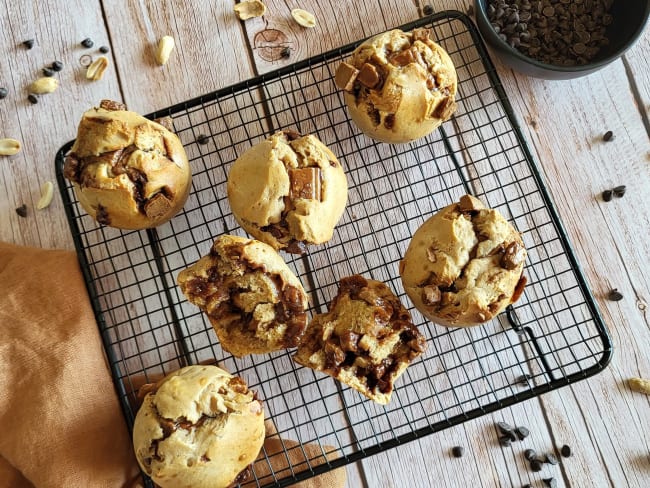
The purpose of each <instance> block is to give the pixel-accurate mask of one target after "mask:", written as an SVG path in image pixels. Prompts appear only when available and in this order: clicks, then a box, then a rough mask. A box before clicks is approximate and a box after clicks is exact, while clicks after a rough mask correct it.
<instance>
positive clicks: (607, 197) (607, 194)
mask: <svg viewBox="0 0 650 488" xmlns="http://www.w3.org/2000/svg"><path fill="white" fill-rule="evenodd" d="M612 195H613V192H612V190H605V191H604V192H603V200H605V201H606V202H609V201H610V200H611V199H612Z"/></svg>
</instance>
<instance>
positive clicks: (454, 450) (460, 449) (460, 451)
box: [451, 446, 465, 458]
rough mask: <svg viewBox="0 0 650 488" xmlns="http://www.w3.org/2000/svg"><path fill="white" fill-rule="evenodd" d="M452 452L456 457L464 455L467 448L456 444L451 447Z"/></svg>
mask: <svg viewBox="0 0 650 488" xmlns="http://www.w3.org/2000/svg"><path fill="white" fill-rule="evenodd" d="M451 454H452V455H453V456H454V457H456V458H459V457H463V454H465V448H464V447H463V446H454V447H453V448H452V449H451Z"/></svg>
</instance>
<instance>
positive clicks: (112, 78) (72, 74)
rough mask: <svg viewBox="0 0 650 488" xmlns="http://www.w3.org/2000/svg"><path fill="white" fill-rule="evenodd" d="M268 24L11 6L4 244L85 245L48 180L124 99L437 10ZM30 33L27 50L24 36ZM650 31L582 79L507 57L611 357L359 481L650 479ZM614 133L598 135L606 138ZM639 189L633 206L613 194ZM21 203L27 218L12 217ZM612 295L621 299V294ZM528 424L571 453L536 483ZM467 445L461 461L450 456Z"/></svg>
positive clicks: (189, 12) (155, 6)
mask: <svg viewBox="0 0 650 488" xmlns="http://www.w3.org/2000/svg"><path fill="white" fill-rule="evenodd" d="M266 3H267V5H268V8H269V10H268V14H267V16H266V17H265V18H264V19H253V20H249V21H247V22H246V23H241V22H240V21H239V20H237V19H236V18H235V16H234V15H233V11H232V8H233V5H234V2H233V1H227V0H214V1H210V2H198V1H190V2H186V1H182V0H161V1H158V2H153V1H151V2H149V1H135V0H105V1H103V2H101V1H96V2H85V1H81V0H67V1H65V2H64V1H63V0H45V1H43V2H28V1H26V0H18V1H12V2H9V1H5V2H3V3H2V5H1V7H0V9H1V11H2V13H1V14H0V52H2V53H3V55H2V57H0V86H5V87H7V88H8V89H9V92H10V93H9V96H8V97H7V98H5V99H4V100H0V137H13V138H16V139H19V140H20V141H22V143H23V150H22V152H21V153H20V154H19V155H17V156H15V157H12V158H10V159H8V158H0V182H1V184H2V187H3V189H4V191H2V192H0V240H3V241H8V242H13V243H17V244H25V245H32V246H40V247H46V248H51V247H58V248H68V249H71V248H73V244H72V240H71V237H70V233H69V229H68V224H67V222H66V219H65V215H64V212H63V207H62V203H61V200H60V198H59V196H58V194H57V195H55V199H54V202H53V203H52V205H51V206H50V207H49V208H47V209H46V210H43V211H37V210H36V209H35V206H36V202H37V201H38V199H39V189H40V186H41V184H42V183H43V182H45V181H48V180H51V181H54V180H55V178H54V165H53V158H54V154H55V152H56V150H57V149H58V148H59V147H60V146H61V145H62V144H63V143H64V142H66V141H68V140H70V139H71V138H73V137H74V134H75V131H76V125H77V123H78V120H79V117H80V115H81V113H82V112H83V111H84V110H85V109H86V108H88V107H91V106H93V105H95V104H97V103H98V101H99V100H100V99H103V98H112V99H115V100H122V101H124V102H125V103H126V104H127V105H128V107H129V108H130V109H132V110H135V111H139V112H141V113H147V112H150V111H153V110H155V109H159V108H163V107H166V106H168V105H172V104H174V103H177V102H180V101H183V100H186V99H189V98H192V97H195V96H197V95H199V94H203V93H207V92H211V91H213V90H216V89H218V88H221V87H225V86H229V85H231V84H233V83H236V82H238V81H242V80H245V79H249V78H251V77H253V76H255V75H256V74H260V73H265V72H268V71H270V70H273V69H276V68H278V67H280V66H283V65H285V64H289V63H292V62H295V61H298V60H300V59H304V58H307V57H309V56H311V55H314V54H318V53H321V52H324V51H327V50H329V49H331V48H334V47H338V46H340V45H344V44H347V43H349V42H352V41H356V40H359V39H361V38H364V37H367V36H369V35H370V34H373V33H377V32H380V31H382V30H385V29H388V28H391V27H395V26H399V25H401V24H403V23H405V22H408V21H411V20H414V19H417V18H419V17H420V16H421V15H422V7H423V5H424V4H423V2H421V1H418V0H415V1H406V0H369V1H366V2H349V1H345V2H320V1H316V0H302V1H301V2H297V1H294V0H284V1H283V0H268V1H267V2H266ZM468 4H469V2H466V1H463V0H457V1H455V0H444V1H440V2H437V3H436V10H443V9H444V8H457V9H459V10H465V9H466V8H467V5H468ZM297 7H300V8H304V9H307V10H309V11H311V12H313V13H314V14H315V15H316V17H317V19H318V22H319V24H318V27H317V28H315V29H311V30H304V29H302V28H300V27H298V26H297V25H296V24H294V23H293V22H292V20H291V18H290V15H289V12H290V10H291V9H292V8H297ZM265 28H273V29H277V30H280V31H282V32H283V33H284V34H285V35H286V37H287V42H288V43H290V45H291V47H292V50H291V55H290V57H289V58H288V59H280V60H276V61H268V60H265V59H264V58H263V57H262V56H261V55H260V50H259V49H258V48H259V45H257V48H256V44H255V35H256V34H257V33H258V32H260V31H261V30H263V29H265ZM163 35H172V36H173V37H174V38H175V39H176V50H175V52H174V53H173V54H172V57H171V59H170V62H169V63H168V64H167V65H166V66H164V67H163V68H160V67H157V66H155V63H154V51H155V46H156V43H157V41H158V39H159V38H160V37H161V36H163ZM86 37H89V38H91V39H93V41H94V42H95V48H94V51H93V50H91V51H93V52H95V51H96V48H97V47H99V46H101V45H106V46H108V47H109V48H110V49H111V51H110V54H108V57H109V59H110V61H111V66H110V68H109V69H108V71H107V72H106V74H105V76H104V78H103V79H102V80H101V81H98V82H95V83H90V82H87V81H85V80H84V79H83V68H82V67H81V61H80V57H81V56H82V55H83V54H85V53H86V52H87V51H88V50H85V49H83V48H82V47H81V46H80V42H81V40H82V39H84V38H86ZM29 38H34V39H35V40H36V42H35V46H34V48H33V49H32V50H26V49H25V48H24V47H23V46H22V45H21V42H22V41H24V40H25V39H29ZM648 52H650V33H649V31H648V29H646V31H645V32H644V34H643V36H642V37H641V39H640V40H639V42H638V43H637V44H636V45H635V46H634V47H633V48H632V49H631V50H630V51H628V53H627V54H626V55H625V56H624V57H623V58H622V59H620V60H618V61H616V62H614V63H612V64H611V65H609V66H607V67H606V68H604V69H603V70H601V71H599V72H597V73H595V74H592V75H590V76H588V77H586V78H581V79H577V80H573V81H563V82H557V81H543V80H537V79H531V78H527V77H525V76H522V75H519V74H517V73H514V72H512V71H510V70H508V69H507V68H505V67H503V66H502V65H500V64H499V63H498V62H496V61H495V62H496V64H497V67H498V74H499V76H500V77H501V80H502V82H503V84H504V88H505V90H506V93H507V95H508V97H509V99H510V101H511V103H512V105H513V107H514V110H515V114H516V117H517V119H518V120H519V123H520V124H521V128H522V130H523V133H524V136H525V138H526V140H527V142H528V145H529V147H530V149H531V150H532V152H533V156H534V158H535V160H536V161H537V162H538V163H539V165H540V167H541V169H542V171H543V173H544V177H545V181H546V183H547V185H548V189H549V191H550V193H551V195H552V197H553V199H554V201H555V203H556V205H557V208H558V211H559V214H560V217H561V219H562V221H563V223H564V225H565V227H566V230H567V232H568V235H569V238H570V240H571V242H572V244H573V246H574V248H575V251H576V254H577V258H578V260H579V262H580V263H581V265H582V268H583V270H584V272H585V275H586V278H587V281H588V284H589V286H590V287H591V289H592V291H593V294H594V295H595V297H596V299H597V301H598V305H599V307H600V309H601V311H602V314H603V317H604V319H605V322H606V324H607V326H608V327H609V329H610V331H611V334H612V337H613V340H614V344H615V355H614V359H613V361H612V363H611V365H610V366H609V367H608V368H607V369H606V370H605V371H604V372H603V373H602V374H600V375H597V376H595V377H593V378H591V379H589V380H587V381H583V382H579V383H577V384H575V385H572V386H570V387H566V388H563V389H561V390H558V391H554V392H551V393H549V394H546V395H543V396H542V397H539V398H537V399H534V400H529V401H526V402H524V403H521V404H518V405H515V406H513V407H510V408H506V409H504V410H501V411H499V412H497V413H495V414H490V415H486V416H484V417H481V418H479V419H476V420H473V421H469V422H466V423H464V424H461V425H459V426H456V427H454V428H450V429H446V430H444V431H442V432H439V433H436V434H434V435H430V436H427V437H425V438H423V439H421V440H418V441H414V442H411V443H409V444H407V445H404V446H401V447H400V449H399V451H398V450H395V449H394V450H389V451H387V452H385V453H381V454H378V455H375V456H372V457H369V458H367V459H364V460H363V461H360V462H358V463H356V464H353V465H350V466H348V474H349V483H348V484H349V486H350V487H358V486H368V487H392V486H395V487H415V486H417V487H429V486H440V485H442V484H444V485H446V486H449V487H466V486H485V487H492V486H499V487H511V486H512V487H519V486H522V485H524V484H526V483H529V482H530V483H533V486H537V487H540V486H542V485H543V483H542V482H541V477H542V476H541V475H544V476H543V477H548V476H550V475H551V474H552V475H554V476H555V477H556V478H558V481H559V484H558V486H560V487H562V486H567V487H568V486H571V487H587V486H589V487H605V486H611V487H617V488H618V487H627V486H629V487H639V488H645V487H647V486H650V434H649V433H648V426H649V425H650V403H649V400H650V398H648V397H646V396H643V395H641V394H638V393H634V392H632V391H631V390H630V389H629V387H628V386H627V383H626V380H627V379H628V378H629V377H632V376H645V377H650V354H648V352H647V351H649V350H650V321H649V317H648V310H647V303H648V301H650V266H649V265H648V263H649V262H650V244H649V241H648V231H649V230H650V204H649V203H648V202H650V122H649V117H648V111H649V109H650V63H649V61H648V57H647V53H648ZM56 59H58V60H60V61H62V62H63V63H64V65H65V68H64V70H63V71H62V72H61V73H60V75H59V78H60V80H61V88H60V89H59V90H58V91H57V92H55V93H53V94H51V95H48V96H44V97H41V100H40V101H39V103H38V105H32V104H30V103H29V102H28V101H27V92H26V86H27V85H28V83H29V82H31V81H32V80H33V79H34V78H35V77H37V76H38V75H39V72H40V70H41V68H43V67H44V66H45V65H46V64H49V63H51V62H52V61H54V60H56ZM607 130H612V131H613V132H614V135H615V138H614V140H613V141H611V142H609V143H603V142H602V135H603V133H604V132H605V131H607ZM623 184H624V185H626V186H627V192H626V194H625V196H624V197H623V198H621V199H614V200H613V201H611V202H603V200H602V199H601V198H600V196H599V195H600V193H601V192H602V191H603V190H604V189H607V188H612V187H614V186H617V185H623ZM23 203H25V204H26V205H27V207H28V215H27V218H21V217H19V216H18V215H17V214H16V213H15V211H14V209H15V208H16V207H19V206H20V205H21V204H23ZM613 288H616V289H618V290H619V291H620V292H621V293H622V294H623V297H624V298H623V300H621V301H618V302H613V301H610V300H608V299H607V294H608V292H609V291H610V290H611V289H613ZM499 420H505V421H507V422H510V423H520V424H521V423H523V424H525V425H526V426H527V427H528V428H529V429H530V430H531V437H530V438H529V439H530V442H529V443H530V444H531V446H534V447H535V448H537V449H538V450H540V451H544V452H546V451H551V450H553V449H559V447H560V446H562V445H563V444H569V445H571V446H572V447H573V450H574V453H575V454H574V456H573V457H572V458H570V459H569V460H567V461H566V462H564V463H563V464H562V466H561V467H560V468H555V469H553V470H552V472H551V471H550V470H548V468H545V469H547V471H544V472H542V473H540V474H536V473H532V472H531V471H530V470H529V469H528V468H527V466H526V463H525V461H524V458H523V454H522V452H521V451H520V450H519V449H517V448H509V449H502V448H500V447H499V446H498V443H497V433H496V429H495V427H494V424H495V422H496V421H499ZM455 445H462V446H465V448H466V455H465V457H464V458H463V459H460V460H458V459H452V458H451V456H450V453H449V451H450V449H451V447H452V446H455Z"/></svg>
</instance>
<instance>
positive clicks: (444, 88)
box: [334, 28, 458, 144]
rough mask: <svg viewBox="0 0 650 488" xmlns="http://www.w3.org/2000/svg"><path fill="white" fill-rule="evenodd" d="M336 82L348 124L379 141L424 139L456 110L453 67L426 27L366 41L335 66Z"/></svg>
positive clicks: (393, 141)
mask: <svg viewBox="0 0 650 488" xmlns="http://www.w3.org/2000/svg"><path fill="white" fill-rule="evenodd" d="M334 82H335V83H336V85H337V86H338V87H339V88H340V89H342V90H344V91H345V95H344V97H345V102H346V104H347V106H348V112H349V114H350V117H351V118H352V120H353V121H354V122H355V123H356V125H357V126H358V127H359V128H360V129H361V130H362V131H363V132H364V133H365V134H366V135H367V136H369V137H372V138H373V139H376V140H378V141H382V142H388V143H393V144H398V143H405V142H408V141H412V140H415V139H419V138H421V137H424V136H426V135H427V134H429V133H431V132H432V131H433V130H434V129H436V128H437V127H438V126H439V125H440V124H442V123H443V122H444V121H446V120H448V119H449V118H450V117H451V116H452V115H453V113H454V112H455V111H456V102H455V97H456V89H457V83H458V82H457V76H456V69H455V67H454V64H453V62H452V60H451V58H450V57H449V55H448V54H447V52H446V51H445V50H444V49H443V48H442V47H441V46H440V45H438V44H437V43H436V42H434V41H433V40H432V39H431V30H430V29H423V28H420V29H414V30H413V31H412V32H403V31H401V30H399V29H395V30H391V31H388V32H384V33H383V34H379V35H377V36H375V37H372V38H370V39H368V40H367V41H365V42H363V43H362V44H361V45H360V46H359V47H357V48H356V49H355V50H354V52H353V53H352V56H351V57H350V59H348V60H347V61H345V62H343V63H341V65H339V67H338V69H337V71H336V75H335V78H334Z"/></svg>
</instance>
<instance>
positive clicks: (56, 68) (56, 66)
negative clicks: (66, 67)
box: [51, 61, 63, 71]
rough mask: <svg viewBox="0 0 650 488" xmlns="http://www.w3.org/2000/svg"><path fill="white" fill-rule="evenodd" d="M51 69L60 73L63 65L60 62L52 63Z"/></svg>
mask: <svg viewBox="0 0 650 488" xmlns="http://www.w3.org/2000/svg"><path fill="white" fill-rule="evenodd" d="M51 67H52V69H53V70H54V71H61V70H62V69H63V63H62V62H61V61H54V62H53V63H52V66H51Z"/></svg>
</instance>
